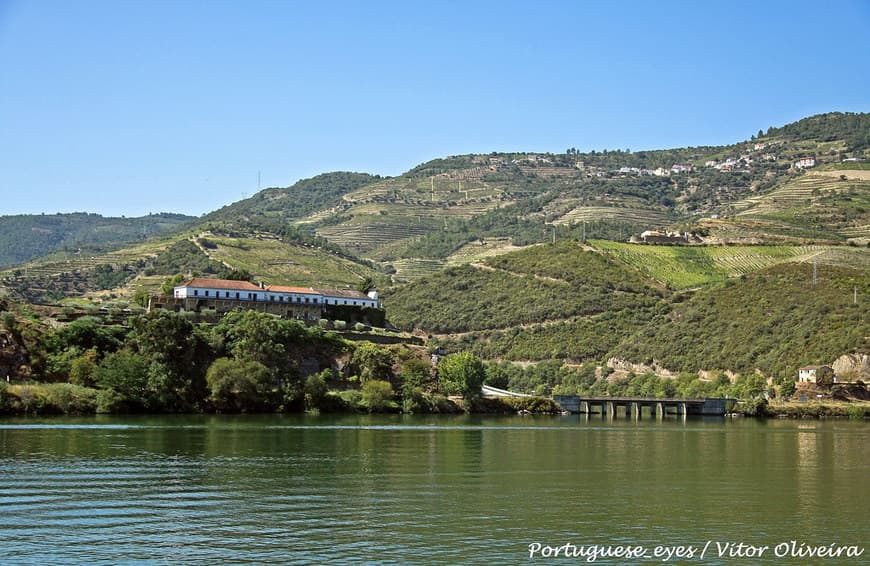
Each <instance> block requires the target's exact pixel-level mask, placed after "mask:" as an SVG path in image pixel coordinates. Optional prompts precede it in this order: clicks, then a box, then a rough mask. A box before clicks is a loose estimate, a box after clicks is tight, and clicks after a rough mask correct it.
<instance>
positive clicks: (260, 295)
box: [173, 277, 380, 308]
mask: <svg viewBox="0 0 870 566" xmlns="http://www.w3.org/2000/svg"><path fill="white" fill-rule="evenodd" d="M173 298H176V299H204V300H220V301H247V302H254V303H277V304H280V303H284V304H292V305H299V306H303V305H305V306H307V305H340V306H345V305H346V306H354V307H371V308H380V301H379V300H378V293H377V291H371V292H370V293H368V294H365V293H361V292H359V291H353V290H350V289H312V288H310V287H307V288H306V287H287V286H284V285H268V286H266V285H262V284H260V285H255V284H253V283H251V282H249V281H233V280H229V279H208V278H203V277H197V278H193V279H190V280H188V281H185V282H184V283H182V284H181V285H178V286H177V287H175V289H174V292H173Z"/></svg>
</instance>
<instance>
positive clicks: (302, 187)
mask: <svg viewBox="0 0 870 566" xmlns="http://www.w3.org/2000/svg"><path fill="white" fill-rule="evenodd" d="M378 178H379V177H377V176H372V175H369V174H367V173H349V172H335V173H324V174H322V175H317V176H315V177H312V178H310V179H303V180H301V181H299V182H297V183H296V184H294V185H293V186H291V187H283V188H278V187H275V188H268V189H264V190H262V191H260V192H258V193H257V194H255V195H254V196H252V197H250V198H247V199H244V200H240V201H238V202H235V203H233V204H230V205H227V206H224V207H222V208H220V209H218V210H215V211H214V212H210V213H209V214H206V215H205V216H203V218H202V220H203V221H204V222H206V223H207V224H210V225H212V227H222V228H224V229H236V230H239V229H240V230H242V231H249V230H252V229H259V230H268V231H273V232H278V231H280V230H281V229H282V228H284V227H285V226H286V225H287V224H288V223H289V222H290V221H292V220H298V219H300V218H303V217H305V216H307V215H309V214H312V213H315V212H318V211H323V210H325V209H330V208H332V207H335V206H337V205H339V204H341V197H342V196H343V195H345V194H346V193H348V192H351V191H353V190H355V189H356V188H358V187H360V186H362V185H366V184H368V183H371V182H373V181H376V180H377V179H378Z"/></svg>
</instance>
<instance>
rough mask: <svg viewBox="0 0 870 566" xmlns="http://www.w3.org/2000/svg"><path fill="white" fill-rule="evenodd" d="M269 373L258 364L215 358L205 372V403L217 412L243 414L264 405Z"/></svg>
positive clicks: (267, 390)
mask: <svg viewBox="0 0 870 566" xmlns="http://www.w3.org/2000/svg"><path fill="white" fill-rule="evenodd" d="M270 377H271V376H270V372H269V369H268V368H267V367H266V366H264V365H263V364H261V363H260V362H256V361H250V360H232V359H230V358H218V359H216V360H215V361H214V363H213V364H212V365H211V366H210V367H209V368H208V372H206V376H205V379H206V383H207V384H208V389H209V391H210V393H211V395H210V397H209V399H210V400H211V402H212V403H214V405H215V407H216V408H217V409H218V410H223V411H236V412H244V411H247V410H256V409H258V408H261V407H264V406H265V405H267V401H268V396H269V392H270V383H271V380H270Z"/></svg>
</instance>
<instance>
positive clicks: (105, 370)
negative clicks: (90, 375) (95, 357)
mask: <svg viewBox="0 0 870 566" xmlns="http://www.w3.org/2000/svg"><path fill="white" fill-rule="evenodd" d="M95 381H96V383H97V385H98V386H99V387H101V388H103V389H109V390H112V391H114V392H115V393H117V394H118V396H119V397H120V399H119V400H120V403H119V404H120V405H123V406H124V407H125V408H127V409H132V410H143V409H146V408H149V407H150V405H151V403H150V396H149V391H148V361H147V360H146V359H145V358H144V357H143V356H142V355H141V354H137V353H136V352H131V351H130V350H120V351H118V352H113V353H111V354H109V355H108V356H106V357H105V358H104V359H103V361H102V362H101V363H100V365H99V367H97V370H96V375H95Z"/></svg>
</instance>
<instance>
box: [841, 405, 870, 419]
mask: <svg viewBox="0 0 870 566" xmlns="http://www.w3.org/2000/svg"><path fill="white" fill-rule="evenodd" d="M846 414H847V415H849V418H850V419H866V418H867V417H870V407H866V406H862V405H853V406H851V407H849V408H848V409H846Z"/></svg>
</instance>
